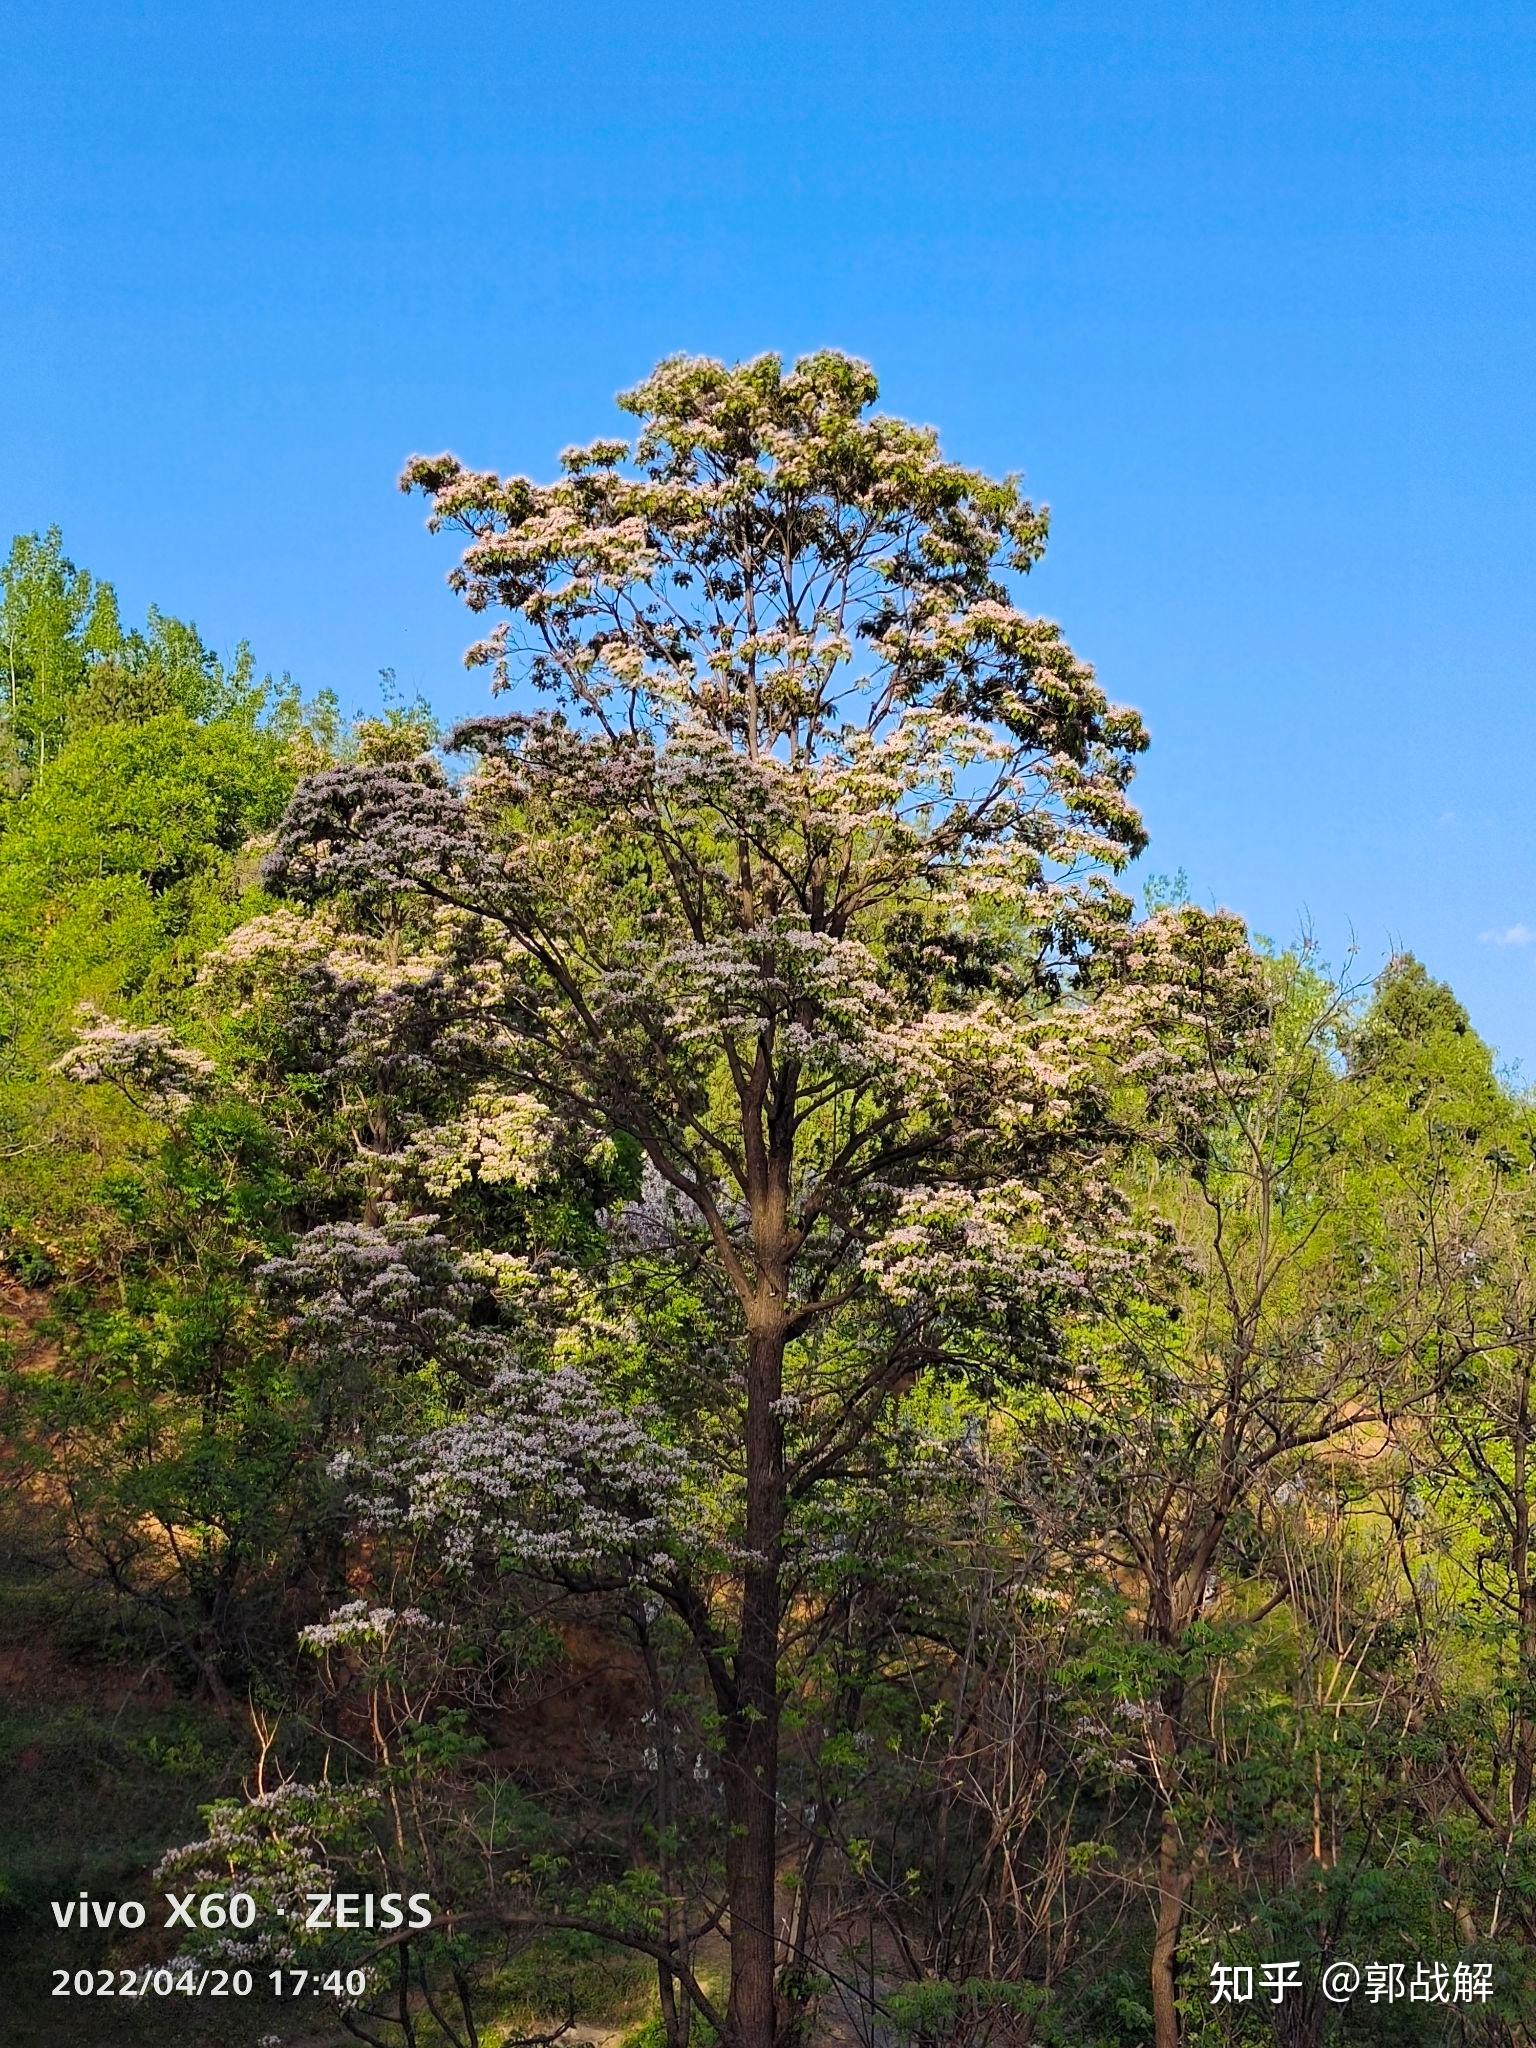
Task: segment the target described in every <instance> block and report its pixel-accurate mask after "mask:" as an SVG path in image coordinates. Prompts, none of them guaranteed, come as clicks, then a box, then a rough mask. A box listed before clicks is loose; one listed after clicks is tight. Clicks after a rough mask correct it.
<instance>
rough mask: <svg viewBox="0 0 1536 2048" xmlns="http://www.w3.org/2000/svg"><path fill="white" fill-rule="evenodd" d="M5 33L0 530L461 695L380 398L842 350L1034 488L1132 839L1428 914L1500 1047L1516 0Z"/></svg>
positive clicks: (791, 8)
mask: <svg viewBox="0 0 1536 2048" xmlns="http://www.w3.org/2000/svg"><path fill="white" fill-rule="evenodd" d="M49 17H51V19H50V18H49ZM5 42H6V48H5V54H4V58H3V60H0V63H3V73H4V77H5V85H6V95H5V96H6V102H7V106H8V109H9V114H8V118H7V120H6V122H5V124H4V127H3V131H0V528H3V529H4V530H6V531H11V530H15V529H18V528H32V527H39V526H44V525H46V524H48V523H49V522H52V521H57V522H58V523H59V524H61V525H62V526H63V528H64V531H65V535H66V539H67V542H68V545H69V548H70V551H71V552H72V553H73V554H74V556H75V557H76V559H77V560H79V561H81V562H83V563H85V564H86V565H88V566H89V567H91V568H92V569H94V570H96V571H97V572H98V573H100V574H103V575H107V576H110V577H112V578H113V579H114V580H115V581H116V582H117V584H118V586H119V589H120V591H121V593H122V596H123V598H124V601H125V604H126V605H127V607H128V608H129V609H130V610H131V611H134V612H137V611H139V610H141V609H142V607H143V606H144V604H145V603H147V602H149V601H151V600H153V601H155V602H158V603H159V604H160V605H161V606H162V607H163V608H165V609H168V610H172V611H177V612H180V613H182V614H183V615H190V616H192V617H194V618H195V619H196V620H197V622H198V624H199V625H200V626H201V627H202V629H203V631H204V633H205V635H206V636H207V637H208V638H209V639H211V640H212V641H214V642H215V644H217V645H220V646H222V647H228V646H230V645H231V644H232V643H233V642H234V641H235V640H237V639H238V638H240V637H241V636H246V637H249V638H250V639H251V640H252V641H253V643H254V645H255V648H256V652H257V655H258V658H259V659H260V660H261V661H262V662H263V663H264V664H266V665H269V666H272V667H275V668H287V669H289V670H291V671H292V673H293V675H294V677H295V678H296V680H298V681H299V682H300V683H301V684H303V685H304V686H305V687H306V688H318V687H321V686H330V687H333V688H335V689H337V690H338V691H339V692H340V694H341V696H342V698H343V700H344V702H346V703H348V704H349V705H352V704H361V703H363V702H366V701H368V700H369V699H370V697H371V695H372V691H373V686H374V678H375V676H376V674H377V671H378V670H379V669H381V668H383V667H386V666H388V667H393V668H394V669H396V670H397V672H398V674H399V677H400V680H401V682H402V684H404V685H405V686H406V687H407V688H408V689H420V690H422V691H423V692H424V693H425V694H426V695H428V696H429V697H430V698H432V699H433V701H434V702H435V703H437V704H438V705H440V706H441V707H443V708H444V709H446V710H448V711H457V710H460V709H463V708H467V707H472V706H474V705H476V704H478V703H479V701H480V692H481V690H482V687H483V679H482V678H480V677H478V676H466V675H465V674H464V672H463V670H462V669H461V667H460V665H459V655H460V652H461V649H462V647H463V645H464V644H465V642H466V641H467V640H468V639H469V638H471V637H472V634H471V631H470V621H469V620H468V618H467V617H466V616H464V615H462V614H461V613H460V612H459V610H458V609H457V607H456V605H455V602H454V600H453V599H452V598H451V597H450V596H449V595H448V594H447V592H446V591H445V589H444V587H443V583H442V578H443V574H444V572H445V571H446V569H447V567H448V561H449V554H448V550H447V545H446V543H434V542H432V541H430V540H428V539H427V537H426V536H425V535H424V533H423V531H422V527H421V508H420V506H419V504H417V503H415V502H412V501H407V500H405V499H402V498H401V497H399V496H398V495H397V493H396V492H395V489H394V479H395V477H396V475H397V473H398V471H399V468H400V466H401V463H402V461H403V459H404V458H405V457H406V456H407V455H408V454H410V453H412V452H414V451H417V450H436V449H439V448H444V447H449V448H452V449H454V450H455V451H456V452H458V453H459V454H460V455H462V456H463V457H464V458H465V459H466V460H468V461H472V462H474V463H476V464H478V465H484V466H497V467H500V468H502V469H517V470H527V471H531V472H533V473H538V474H547V473H548V472H549V471H550V469H551V468H552V464H553V458H554V456H555V454H556V452H557V451H558V449H559V448H561V447H562V446H564V445H565V444H567V443H568V442H570V441H573V440H577V439H582V438H585V437H587V436H589V435H591V434H593V433H594V432H597V431H599V430H602V429H604V428H606V427H608V426H609V425H610V424H611V420H612V415H611V410H610V397H611V394H612V393H613V392H614V391H615V390H616V389H618V388H619V387H621V386H623V385H626V384H628V383H630V382H632V381H634V380H635V379H636V378H637V377H638V376H639V375H640V374H641V373H642V372H643V371H644V370H645V369H646V368H647V367H649V365H650V364H651V363H652V362H653V361H654V360H655V359H656V358H657V357H659V356H661V355H663V354H667V353H670V352H672V351H675V350H678V349H685V350H689V351H692V352H699V353H708V354H712V355H719V356H724V357H728V358H734V357H739V356H742V355H747V354H755V353H757V352H759V351H761V350H764V349H774V350H778V351H780V352H782V353H785V354H789V355H793V354H796V353H799V352H800V351H803V350H805V349H807V348H812V347H816V346H821V345H825V344H832V345H837V346H841V347H845V348H848V349H850V350H852V351H853V352H854V353H856V354H859V355H861V356H864V357H866V358H867V359H868V360H869V361H871V362H872V363H873V364H874V365H875V367H876V369H877V370H878V371H879V373H880V376H881V378H882V382H883V385H884V398H885V402H886V403H888V405H889V406H890V407H891V408H892V409H894V410H896V411H899V412H903V413H906V414H908V415H911V416H915V417H918V418H921V419H924V420H928V421H931V422H933V423H934V424H935V425H937V426H938V427H939V428H940V429H941V430H942V432H943V434H944V437H945V440H946V443H947V445H948V446H949V448H950V449H951V450H952V451H953V452H954V453H955V454H956V455H958V456H960V457H962V458H963V459H966V460H969V461H974V462H977V463H981V464H984V465H987V466H989V467H992V468H996V469H1015V468H1017V469H1022V470H1023V471H1024V473H1025V475H1026V478H1027V481H1028V483H1029V486H1030V488H1031V489H1032V491H1033V492H1034V494H1035V495H1036V496H1037V497H1039V498H1041V499H1043V500H1045V501H1047V502H1048V503H1049V504H1050V505H1051V507H1052V510H1053V515H1054V538H1053V543H1052V548H1051V552H1050V555H1049V557H1048V559H1047V561H1046V563H1045V565H1044V566H1043V567H1042V569H1041V570H1040V571H1039V572H1037V574H1036V576H1035V578H1033V579H1032V589H1031V601H1032V602H1033V603H1034V604H1035V605H1036V606H1037V607H1038V608H1039V609H1041V610H1042V611H1046V612H1049V613H1050V614H1052V615H1053V616H1055V617H1058V618H1060V619H1061V620H1062V621H1063V622H1064V624H1065V625H1066V627H1067V629H1068V632H1069V635H1070V637H1071V639H1072V640H1073V642H1074V644H1075V645H1076V646H1077V647H1078V648H1079V650H1080V651H1081V652H1082V653H1084V654H1085V655H1087V656H1088V657H1089V658H1090V659H1092V660H1093V661H1094V662H1095V664H1096V665H1097V667H1098V668H1099V671H1100V673H1101V675H1102V677H1103V679H1104V681H1105V684H1106V686H1107V687H1108V689H1109V691H1110V693H1111V695H1113V696H1115V697H1116V698H1118V699H1121V700H1122V701H1128V702H1131V703H1134V704H1136V705H1137V706H1138V707H1139V708H1140V709H1141V710H1142V711H1143V713H1144V714H1145V716H1146V718H1147V719H1148V721H1149V723H1150V725H1151V728H1152V732H1153V741H1154V744H1153V751H1152V753H1151V755H1150V757H1149V759H1148V762H1147V765H1146V767H1145V769H1144V771H1143V774H1142V777H1141V780H1140V783H1139V793H1140V797H1141V801H1142V803H1143V806H1144V809H1145V812H1146V815H1147V818H1148V821H1149V824H1150V827H1151V831H1152V836H1153V846H1152V852H1151V854H1150V855H1149V857H1148V861H1147V863H1146V865H1147V866H1148V867H1149V868H1150V869H1151V870H1152V871H1172V870H1175V869H1177V868H1180V867H1182V868H1184V869H1185V870H1186V871H1187V873H1188V876H1189V880H1190V884H1191V888H1192V891H1193V893H1194V894H1195V896H1196V897H1197V898H1199V899H1200V900H1204V901H1216V902H1221V903H1226V904H1230V905H1231V906H1232V907H1233V908H1235V909H1237V910H1239V911H1241V912H1243V913H1244V914H1245V915H1246V916H1247V917H1248V918H1249V919H1250V921H1251V922H1252V923H1253V924H1254V925H1255V926H1256V927H1257V929H1259V930H1260V931H1263V932H1266V933H1269V934H1271V935H1273V936H1275V937H1278V938H1286V937H1288V936H1290V935H1291V934H1293V933H1294V932H1295V930H1296V928H1297V926H1298V924H1300V923H1301V922H1302V921H1304V920H1305V921H1308V922H1310V924H1311V926H1312V927H1313V929H1314V930H1315V932H1316V934H1317V936H1318V938H1319V940H1320V941H1321V943H1322V945H1323V948H1324V950H1325V952H1326V953H1327V954H1329V955H1330V956H1331V957H1332V958H1334V959H1336V960H1337V959H1338V958H1339V957H1340V956H1341V955H1342V953H1343V952H1344V950H1345V948H1346V947H1347V946H1348V945H1349V943H1350V941H1351V936H1353V939H1354V940H1355V941H1356V942H1357V944H1358V948H1359V956H1358V958H1359V965H1360V968H1361V969H1362V970H1364V969H1368V968H1373V967H1374V966H1376V965H1377V964H1379V962H1380V960H1381V959H1382V957H1383V956H1384V955H1385V953H1386V952H1387V951H1388V950H1389V949H1390V948H1392V947H1393V946H1397V945H1406V946H1410V947H1412V948H1413V949H1414V950H1415V951H1417V952H1418V953H1419V954H1420V955H1421V957H1422V958H1423V959H1424V960H1425V961H1426V962H1427V963H1428V965H1429V966H1430V968H1431V969H1432V970H1433V971H1434V972H1435V973H1437V974H1441V975H1444V976H1446V977H1447V978H1448V979H1449V980H1450V981H1451V982H1452V983H1453V985H1454V986H1455V987H1456V989H1457V990H1458V992H1459V993H1460V994H1461V996H1462V997H1463V999H1464V1000H1465V1001H1466V1002H1467V1003H1468V1005H1469V1007H1470V1008H1471V1010H1472V1013H1473V1017H1474V1021H1475V1022H1476V1023H1477V1025H1478V1026H1479V1028H1480V1029H1481V1030H1482V1031H1483V1032H1484V1034H1485V1035H1486V1036H1488V1037H1489V1038H1490V1039H1491V1040H1492V1041H1493V1042H1494V1044H1495V1045H1496V1046H1497V1047H1498V1048H1499V1050H1500V1052H1501V1053H1502V1054H1503V1055H1504V1056H1505V1057H1506V1058H1508V1059H1510V1060H1516V1059H1518V1060H1521V1061H1522V1062H1523V1064H1524V1070H1525V1074H1526V1076H1527V1078H1536V1003H1533V998H1536V860H1533V828H1532V813H1531V804H1530V797H1529V793H1528V785H1529V782H1530V777H1531V764H1532V759H1533V752H1536V748H1533V742H1536V692H1533V680H1536V678H1533V665H1536V657H1533V647H1536V634H1533V627H1536V584H1533V577H1532V573H1531V561H1532V553H1533V542H1536V511H1533V504H1536V500H1533V490H1536V486H1533V481H1532V449H1533V446H1536V439H1533V431H1532V430H1533V426H1536V417H1533V416H1536V374H1533V373H1536V347H1533V342H1536V320H1533V316H1536V232H1533V230H1536V176H1533V172H1536V15H1533V14H1532V13H1531V11H1530V10H1529V9H1519V8H1516V7H1515V6H1513V5H1511V6H1508V7H1504V6H1499V7H1495V6H1485V5H1480V4H1478V0H1461V4H1459V5H1444V6H1439V7H1434V8H1427V7H1422V6H1418V5H1415V4H1413V0H1403V4H1393V5H1388V4H1385V0H1383V4H1381V5H1378V6H1375V7H1372V8H1363V7H1354V6H1351V5H1348V4H1344V5H1334V6H1329V7H1322V6H1304V5H1298V6H1291V7H1281V6H1276V5H1269V4H1264V0H1254V4H1250V5H1247V6H1245V7H1241V8H1237V7H1226V8H1216V7H1211V8H1208V9H1197V8H1183V7H1180V6H1178V5H1177V4H1175V5H1172V6H1165V7H1152V6H1150V5H1148V6H1144V7H1131V8H1120V9H1115V8H1102V7H1094V6H1092V5H1082V4H1079V5H1072V4H1069V0H1036V4H1034V5H1031V6H1029V7H1014V8H996V9H984V8H980V7H971V6H966V5H964V4H959V5H950V6H944V7H940V6H934V5H926V4H925V5H907V6H904V7H890V8H886V9H876V8H871V7H868V6H867V5H865V6H855V5H848V4H843V0H823V4H819V5H815V6H808V5H801V4H797V0H786V4H781V5H778V6H776V7H773V8H765V7H741V6H733V5H728V4H724V5H714V6H711V7H708V8H703V7H700V8H685V7H680V6H674V5H667V4H664V0H662V4H658V0H647V4H646V5H643V6H641V5H634V6H630V7H624V8H620V7H615V6H611V5H604V4H589V5H587V6H586V7H584V8H581V9H574V8H570V9H567V8H559V7H548V6H545V7H540V8H533V7H527V8H524V7H517V6H512V5H508V4H505V0H488V4H486V5H485V6H482V7H480V8H477V9H474V10H470V9H467V8H448V7H436V8H433V7H421V6H411V7H406V6H402V5H396V4H392V0H382V4H377V5H371V6H368V7H362V6H352V5H349V4H332V0H320V4H318V5H316V4H311V5H309V6H307V7H302V8H300V7H297V6H292V5H289V4H286V0H270V4H267V5H264V6H263V7H261V8H259V9H258V8H254V7H250V6H246V5H241V6H238V7H237V6H232V5H227V4H217V0H199V4H196V5H187V4H182V0H174V4H165V5H142V6H133V5H130V4H121V5H114V6H102V5H94V4H91V0H79V4H77V5H76V6H75V7H74V8H73V9H71V10H69V11H68V12H67V14H66V13H64V12H61V11H59V10H51V9H42V8H34V9H17V10H14V11H13V12H12V14H11V17H10V18H9V20H8V22H7V28H6V38H5ZM1501 939H1503V940H1505V941H1506V942H1504V943H1501V942H1500V940H1501Z"/></svg>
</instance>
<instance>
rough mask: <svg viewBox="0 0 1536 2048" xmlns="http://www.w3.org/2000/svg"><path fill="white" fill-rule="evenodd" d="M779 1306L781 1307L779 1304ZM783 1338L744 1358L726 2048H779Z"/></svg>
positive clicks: (755, 1340) (729, 1754) (759, 1341)
mask: <svg viewBox="0 0 1536 2048" xmlns="http://www.w3.org/2000/svg"><path fill="white" fill-rule="evenodd" d="M775 1306H777V1304H775ZM783 1378H784V1334H783V1325H782V1321H781V1320H780V1319H779V1318H778V1317H777V1316H776V1315H775V1316H774V1317H773V1318H772V1319H771V1320H770V1319H768V1318H766V1317H765V1319H764V1325H763V1326H759V1327H755V1328H753V1329H752V1330H751V1331H750V1333H749V1337H748V1350H747V1431H746V1453H747V1495H746V1539H747V1565H746V1570H745V1572H744V1574H743V1579H742V1596H741V1635H740V1646H739V1649H738V1652H737V1658H736V1695H737V1703H736V1711H735V1713H734V1714H733V1715H732V1716H731V1717H730V1720H729V1722H728V1723H727V1728H726V1747H725V1765H726V1773H725V1775H726V1800H727V1817H728V1819H729V1823H730V1841H729V1846H728V1849H727V1852H726V1884H727V1890H728V1894H729V1899H730V1921H731V1991H730V2002H729V2004H728V2006H727V2009H726V2026H727V2033H728V2036H729V2043H730V2048H774V2043H775V2041H776V2039H777V2036H778V2015H777V2004H776V1993H775V1984H774V1975H775V1962H776V1949H777V1942H776V1939H775V1924H774V1922H775V1896H774V1893H775V1884H774V1880H775V1877H776V1875H777V1871H778V1839H779V1825H778V1793H779V1784H778V1780H779V1626H780V1613H779V1603H780V1598H781V1587H780V1566H781V1550H782V1545H783V1535H784V1514H785V1494H784V1443H783V1423H782V1421H781V1419H780V1415H779V1411H778V1403H779V1399H780V1395H781V1393H782V1391H783Z"/></svg>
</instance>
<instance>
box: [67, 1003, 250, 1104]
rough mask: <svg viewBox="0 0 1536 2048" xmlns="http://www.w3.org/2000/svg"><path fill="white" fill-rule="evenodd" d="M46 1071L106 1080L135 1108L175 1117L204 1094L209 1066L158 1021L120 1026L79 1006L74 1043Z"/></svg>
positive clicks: (211, 1068) (210, 1072)
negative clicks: (155, 1110) (139, 1106)
mask: <svg viewBox="0 0 1536 2048" xmlns="http://www.w3.org/2000/svg"><path fill="white" fill-rule="evenodd" d="M52 1071H53V1072H54V1073H55V1074H59V1075H62V1076H63V1078H64V1079H65V1080H68V1081H82V1082H102V1081H106V1082H111V1083H112V1084H113V1085H114V1086H115V1087H118V1088H120V1089H121V1090H122V1091H123V1093H124V1094H125V1095H127V1096H128V1097H129V1098H130V1099H131V1100H133V1101H134V1102H137V1103H139V1104H140V1105H141V1106H143V1107H149V1108H154V1109H158V1110H160V1111H161V1112H162V1113H165V1114H169V1115H176V1116H179V1115H181V1114H182V1113H183V1112H184V1111H186V1110H187V1109H189V1108H190V1107H191V1105H192V1103H193V1101H194V1100H195V1099H196V1098H197V1097H198V1096H199V1095H201V1094H205V1093H206V1092H207V1090H208V1087H209V1086H210V1084H211V1082H212V1080H213V1076H214V1065H213V1062H212V1060H210V1059H208V1058H207V1057H206V1056H205V1055H204V1054H202V1053H200V1052H195V1051H193V1050H192V1049H191V1048H190V1047H188V1046H184V1045H178V1044H177V1042H176V1040H175V1038H174V1037H173V1036H172V1034H171V1032H170V1031H169V1029H168V1028H167V1027H166V1026H165V1025H163V1024H141V1025H131V1024H124V1023H121V1022H120V1021H119V1020H118V1019H117V1018H115V1017H107V1016H104V1015H103V1014H102V1013H101V1011H99V1010H97V1009H94V1008H93V1007H92V1006H91V1005H89V1004H85V1005H82V1007H81V1010H80V1022H79V1025H78V1027H77V1037H76V1040H75V1043H74V1044H73V1045H72V1046H71V1047H70V1049H69V1051H68V1052H67V1053H65V1054H64V1056H63V1057H62V1058H61V1059H58V1060H55V1062H54V1064H53V1068H52Z"/></svg>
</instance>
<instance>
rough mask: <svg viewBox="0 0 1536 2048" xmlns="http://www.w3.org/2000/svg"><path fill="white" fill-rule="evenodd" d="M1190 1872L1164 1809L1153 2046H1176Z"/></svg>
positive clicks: (1170, 1817) (1154, 1965)
mask: <svg viewBox="0 0 1536 2048" xmlns="http://www.w3.org/2000/svg"><path fill="white" fill-rule="evenodd" d="M1192 1875H1193V1873H1192V1872H1191V1871H1189V1870H1188V1869H1186V1868H1185V1866H1184V1858H1183V1845H1182V1843H1181V1842H1180V1840H1179V1824H1178V1822H1177V1820H1176V1819H1175V1818H1174V1815H1173V1810H1172V1808H1171V1807H1169V1808H1166V1809H1165V1810H1164V1813H1163V1830H1162V1835H1161V1837H1160V1839H1159V1841H1158V1845H1157V1930H1156V1934H1155V1935H1154V1938H1153V1942H1152V2038H1153V2042H1154V2044H1155V2048H1179V2005H1178V1996H1179V1978H1178V1970H1179V1936H1180V1934H1181V1933H1182V1932H1183V1929H1184V1911H1185V1907H1186V1906H1187V1905H1188V1903H1189V1887H1190V1881H1191V1877H1192Z"/></svg>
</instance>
